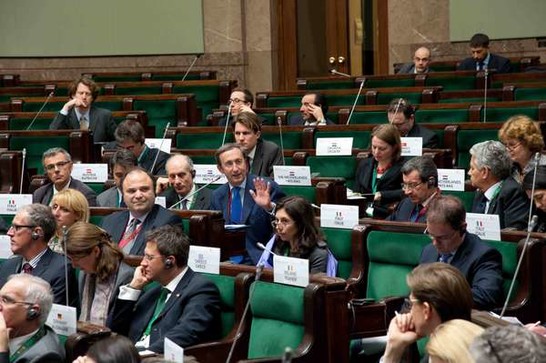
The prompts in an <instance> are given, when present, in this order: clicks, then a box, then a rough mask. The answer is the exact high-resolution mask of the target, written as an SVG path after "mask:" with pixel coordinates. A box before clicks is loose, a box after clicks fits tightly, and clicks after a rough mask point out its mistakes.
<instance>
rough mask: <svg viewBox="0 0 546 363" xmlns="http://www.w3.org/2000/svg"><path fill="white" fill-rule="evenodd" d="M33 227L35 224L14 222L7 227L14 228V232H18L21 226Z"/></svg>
mask: <svg viewBox="0 0 546 363" xmlns="http://www.w3.org/2000/svg"><path fill="white" fill-rule="evenodd" d="M34 227H36V226H35V225H32V224H15V223H12V224H11V226H9V229H12V228H13V229H14V230H15V232H19V231H20V230H21V228H34ZM9 229H8V230H9Z"/></svg>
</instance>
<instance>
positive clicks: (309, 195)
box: [281, 185, 317, 203]
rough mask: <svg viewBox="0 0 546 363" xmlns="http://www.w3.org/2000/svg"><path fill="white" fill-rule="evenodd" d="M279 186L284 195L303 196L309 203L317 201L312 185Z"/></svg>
mask: <svg viewBox="0 0 546 363" xmlns="http://www.w3.org/2000/svg"><path fill="white" fill-rule="evenodd" d="M281 188H282V191H283V192H284V193H285V194H286V195H298V196H300V197H303V198H305V200H307V201H309V202H310V203H315V202H316V201H317V198H316V192H315V191H316V189H315V187H314V186H313V185H308V186H307V185H306V186H297V185H283V186H282V187H281Z"/></svg>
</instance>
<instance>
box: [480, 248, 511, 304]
mask: <svg viewBox="0 0 546 363" xmlns="http://www.w3.org/2000/svg"><path fill="white" fill-rule="evenodd" d="M485 243H487V244H488V245H489V246H491V247H493V248H495V249H496V250H497V251H499V252H500V254H501V255H502V277H503V279H504V283H503V289H504V296H506V295H507V294H508V290H509V289H510V283H511V282H512V279H513V277H514V272H515V271H516V266H517V264H518V251H517V247H518V244H517V243H515V242H504V241H490V240H486V241H485ZM517 291H518V285H517V280H516V284H515V285H514V289H513V290H512V295H511V296H510V299H512V298H513V297H514V296H515V295H516V292H517Z"/></svg>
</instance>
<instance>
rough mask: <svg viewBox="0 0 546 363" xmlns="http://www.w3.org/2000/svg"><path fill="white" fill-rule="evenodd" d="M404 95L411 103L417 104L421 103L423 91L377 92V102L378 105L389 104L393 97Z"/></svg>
mask: <svg viewBox="0 0 546 363" xmlns="http://www.w3.org/2000/svg"><path fill="white" fill-rule="evenodd" d="M397 97H402V98H405V99H406V100H408V101H409V102H410V103H412V104H414V105H417V104H419V103H421V93H420V92H400V93H384V92H378V93H377V104H378V105H388V104H389V103H390V102H391V101H392V99H393V98H397Z"/></svg>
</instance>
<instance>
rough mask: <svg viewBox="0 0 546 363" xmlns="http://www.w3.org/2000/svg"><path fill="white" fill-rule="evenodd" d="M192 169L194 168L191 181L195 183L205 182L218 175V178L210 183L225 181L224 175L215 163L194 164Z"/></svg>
mask: <svg viewBox="0 0 546 363" xmlns="http://www.w3.org/2000/svg"><path fill="white" fill-rule="evenodd" d="M193 169H194V170H195V177H194V178H193V182H194V183H196V184H207V183H210V182H211V181H213V180H214V179H216V178H218V177H220V179H218V180H217V181H215V182H214V183H212V184H225V183H227V179H226V177H225V176H224V174H222V173H220V171H219V170H218V167H217V166H216V164H194V165H193Z"/></svg>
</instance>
